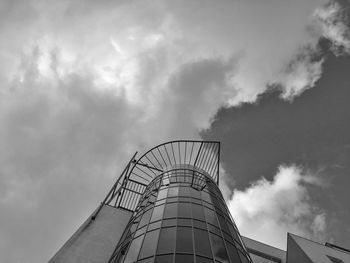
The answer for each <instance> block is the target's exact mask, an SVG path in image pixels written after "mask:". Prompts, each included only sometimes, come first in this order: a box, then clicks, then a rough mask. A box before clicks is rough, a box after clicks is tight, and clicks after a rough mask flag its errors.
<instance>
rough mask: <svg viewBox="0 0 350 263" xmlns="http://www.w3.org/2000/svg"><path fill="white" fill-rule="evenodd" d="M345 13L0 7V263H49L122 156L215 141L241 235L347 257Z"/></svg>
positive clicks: (311, 5) (322, 4) (265, 4)
mask: <svg viewBox="0 0 350 263" xmlns="http://www.w3.org/2000/svg"><path fill="white" fill-rule="evenodd" d="M349 8H350V5H349V4H348V2H347V1H345V0H344V1H343V0H342V1H341V0H284V1H279V0H264V1H261V0H244V1H243V0H222V1H207V0H190V1H188V0H186V1H185V0H183V1H171V0H168V1H166V0H152V1H151V0H149V1H147V0H145V1H137V0H129V1H124V0H120V1H111V0H102V1H92V0H75V1H68V0H62V1H50V0H49V1H47V0H45V1H44V0H35V1H34V0H11V1H10V0H0V14H1V15H0V146H1V147H0V211H1V217H0V258H1V261H2V262H9V263H12V262H29V263H30V262H35V263H36V262H47V261H48V259H49V258H50V257H52V256H53V254H54V253H55V252H56V251H57V250H58V249H59V248H60V247H61V246H62V244H63V243H64V242H65V241H66V240H67V239H68V238H69V237H70V235H71V234H72V233H73V232H74V231H75V230H76V229H77V228H78V226H79V225H80V224H81V223H82V222H83V221H84V220H85V219H86V218H87V217H88V216H89V215H90V214H91V212H92V211H93V210H94V209H95V208H96V206H97V205H98V204H99V203H100V202H101V200H102V199H103V197H104V196H105V194H106V193H107V191H108V189H109V187H110V186H111V184H112V183H113V182H114V181H115V179H116V178H117V176H118V175H119V173H120V172H121V170H122V168H123V166H124V165H125V164H126V163H127V161H128V160H129V158H130V156H131V155H132V154H133V153H134V152H135V151H139V152H144V151H145V150H146V149H148V148H150V147H152V146H154V145H157V144H159V143H162V142H164V141H167V140H175V139H213V140H220V141H221V148H222V153H221V158H222V163H221V165H222V169H221V171H222V172H221V177H222V180H221V185H220V187H221V189H222V191H223V194H224V196H225V198H226V200H227V205H228V207H229V209H230V211H231V213H232V215H233V218H234V219H235V221H236V223H237V225H238V228H239V229H240V232H241V234H242V235H246V236H248V237H251V238H255V239H257V240H260V241H263V242H266V243H268V244H270V245H273V246H276V247H279V248H282V249H284V248H285V247H286V233H287V232H292V233H295V234H298V235H301V236H304V237H307V238H310V239H313V240H315V241H318V242H326V241H328V242H333V243H335V244H340V245H342V246H345V247H347V248H350V241H349V239H348V237H349V234H350V227H349V226H348V224H347V222H349V219H350V212H349V209H348V207H349V206H348V204H347V192H348V191H347V185H348V183H349V179H348V178H347V176H348V174H349V171H350V160H349V156H350V155H349V153H350V148H349V146H350V139H349V136H347V135H348V134H349V130H350V124H349V119H350V118H349V117H350V116H349V114H350V106H349V104H348V103H347V102H348V101H347V100H348V98H349V95H350V91H349V88H348V83H349V81H350V74H349V68H350V57H349V55H350V29H349V26H350V22H349V18H350V11H349Z"/></svg>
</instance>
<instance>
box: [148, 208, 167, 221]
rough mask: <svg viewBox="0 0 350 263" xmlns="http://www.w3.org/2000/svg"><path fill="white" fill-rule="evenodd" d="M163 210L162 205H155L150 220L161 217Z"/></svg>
mask: <svg viewBox="0 0 350 263" xmlns="http://www.w3.org/2000/svg"><path fill="white" fill-rule="evenodd" d="M163 212H164V205H160V206H156V207H155V208H154V209H153V214H152V218H151V222H153V221H157V220H160V219H162V217H163Z"/></svg>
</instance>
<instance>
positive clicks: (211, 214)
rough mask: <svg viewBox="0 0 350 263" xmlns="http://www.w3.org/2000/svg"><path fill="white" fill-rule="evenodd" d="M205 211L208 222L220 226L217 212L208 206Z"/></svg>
mask: <svg viewBox="0 0 350 263" xmlns="http://www.w3.org/2000/svg"><path fill="white" fill-rule="evenodd" d="M204 211H205V217H206V220H207V222H208V223H210V224H213V225H215V226H219V223H218V220H217V218H216V213H215V212H214V211H213V210H211V209H208V208H206V207H204Z"/></svg>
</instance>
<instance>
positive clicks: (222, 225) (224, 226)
mask: <svg viewBox="0 0 350 263" xmlns="http://www.w3.org/2000/svg"><path fill="white" fill-rule="evenodd" d="M218 218H219V222H220V226H221V230H224V231H226V232H227V233H230V230H229V229H228V226H227V224H226V220H225V218H224V217H223V216H221V215H218Z"/></svg>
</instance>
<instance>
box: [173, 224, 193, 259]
mask: <svg viewBox="0 0 350 263" xmlns="http://www.w3.org/2000/svg"><path fill="white" fill-rule="evenodd" d="M192 246H193V245H192V228H191V227H178V228H177V234H176V252H186V253H192V251H193V247H192Z"/></svg>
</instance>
